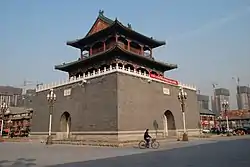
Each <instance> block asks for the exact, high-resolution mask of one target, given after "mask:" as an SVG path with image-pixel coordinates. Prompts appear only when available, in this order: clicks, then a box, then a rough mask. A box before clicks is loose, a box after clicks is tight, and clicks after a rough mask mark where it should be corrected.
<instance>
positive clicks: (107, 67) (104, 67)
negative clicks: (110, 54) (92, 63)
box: [100, 64, 110, 71]
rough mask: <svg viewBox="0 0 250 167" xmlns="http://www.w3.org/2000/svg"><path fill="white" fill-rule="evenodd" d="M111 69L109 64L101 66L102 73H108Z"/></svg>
mask: <svg viewBox="0 0 250 167" xmlns="http://www.w3.org/2000/svg"><path fill="white" fill-rule="evenodd" d="M109 68H110V66H109V65H108V64H103V65H101V66H100V70H101V71H104V70H106V71H107V70H109Z"/></svg>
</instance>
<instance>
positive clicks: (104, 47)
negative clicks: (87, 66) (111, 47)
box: [103, 42, 106, 51]
mask: <svg viewBox="0 0 250 167" xmlns="http://www.w3.org/2000/svg"><path fill="white" fill-rule="evenodd" d="M103 51H106V43H105V42H103Z"/></svg>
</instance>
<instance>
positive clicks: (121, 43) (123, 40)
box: [118, 36, 128, 50]
mask: <svg viewBox="0 0 250 167" xmlns="http://www.w3.org/2000/svg"><path fill="white" fill-rule="evenodd" d="M118 45H119V46H120V47H122V48H124V49H126V50H127V49H128V41H127V40H126V38H124V37H122V36H119V37H118Z"/></svg>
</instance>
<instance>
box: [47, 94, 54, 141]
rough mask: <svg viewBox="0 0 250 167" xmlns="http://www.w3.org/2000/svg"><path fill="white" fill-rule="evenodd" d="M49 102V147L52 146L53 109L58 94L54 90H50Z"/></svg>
mask: <svg viewBox="0 0 250 167" xmlns="http://www.w3.org/2000/svg"><path fill="white" fill-rule="evenodd" d="M47 100H48V104H49V135H48V137H47V142H46V144H47V145H50V144H52V135H51V128H52V113H53V107H54V103H55V101H56V94H55V93H54V91H53V89H51V90H50V92H49V93H48V95H47Z"/></svg>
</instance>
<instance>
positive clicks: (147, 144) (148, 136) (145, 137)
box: [144, 129, 152, 148]
mask: <svg viewBox="0 0 250 167" xmlns="http://www.w3.org/2000/svg"><path fill="white" fill-rule="evenodd" d="M151 138H152V137H151V136H150V135H149V134H148V129H146V131H145V133H144V140H145V141H146V147H147V148H149V141H150V139H151Z"/></svg>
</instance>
